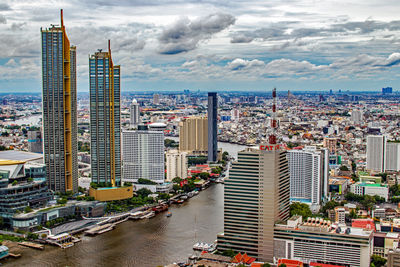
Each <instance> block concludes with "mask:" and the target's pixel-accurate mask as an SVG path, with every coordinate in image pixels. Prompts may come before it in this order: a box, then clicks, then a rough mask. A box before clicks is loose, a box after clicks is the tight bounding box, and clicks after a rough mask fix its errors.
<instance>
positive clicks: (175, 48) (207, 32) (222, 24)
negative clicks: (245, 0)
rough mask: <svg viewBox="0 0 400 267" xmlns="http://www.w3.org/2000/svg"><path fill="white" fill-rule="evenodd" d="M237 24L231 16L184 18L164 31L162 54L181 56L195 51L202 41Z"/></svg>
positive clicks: (213, 15)
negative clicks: (180, 54) (183, 53)
mask: <svg viewBox="0 0 400 267" xmlns="http://www.w3.org/2000/svg"><path fill="white" fill-rule="evenodd" d="M234 23H235V18H234V17H233V16H232V15H229V14H223V13H216V14H211V15H208V16H205V17H200V18H198V19H196V20H193V21H191V20H189V19H188V18H182V19H180V20H178V21H177V22H176V23H175V24H173V25H172V26H170V27H168V28H166V29H164V30H163V31H162V33H161V35H160V36H159V38H158V40H159V42H160V48H159V52H160V53H161V54H179V53H182V52H187V51H190V50H194V49H195V48H196V47H197V46H198V44H199V42H200V41H202V40H207V39H210V38H211V37H212V35H213V34H215V33H218V32H220V31H222V30H224V29H226V28H228V27H229V26H230V25H232V24H234Z"/></svg>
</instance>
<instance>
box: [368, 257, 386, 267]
mask: <svg viewBox="0 0 400 267" xmlns="http://www.w3.org/2000/svg"><path fill="white" fill-rule="evenodd" d="M386 261H387V260H386V259H384V258H382V257H381V256H378V255H372V256H371V266H372V264H373V265H374V266H375V267H381V266H385V264H386Z"/></svg>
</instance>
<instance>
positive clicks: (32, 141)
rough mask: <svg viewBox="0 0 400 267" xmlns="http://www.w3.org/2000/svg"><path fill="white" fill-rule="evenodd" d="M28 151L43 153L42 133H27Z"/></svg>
mask: <svg viewBox="0 0 400 267" xmlns="http://www.w3.org/2000/svg"><path fill="white" fill-rule="evenodd" d="M28 151H29V152H34V153H42V152H43V142H42V132H41V131H40V130H39V131H36V130H35V131H28Z"/></svg>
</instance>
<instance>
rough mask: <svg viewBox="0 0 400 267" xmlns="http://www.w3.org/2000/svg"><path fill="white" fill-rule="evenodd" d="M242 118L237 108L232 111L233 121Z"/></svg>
mask: <svg viewBox="0 0 400 267" xmlns="http://www.w3.org/2000/svg"><path fill="white" fill-rule="evenodd" d="M239 118H240V111H239V109H237V108H234V109H232V110H231V119H232V120H233V121H237V120H239Z"/></svg>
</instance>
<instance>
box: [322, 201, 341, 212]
mask: <svg viewBox="0 0 400 267" xmlns="http://www.w3.org/2000/svg"><path fill="white" fill-rule="evenodd" d="M338 206H340V203H339V202H336V201H335V200H331V201H328V202H327V203H326V204H325V206H323V207H322V209H321V211H322V212H323V213H325V214H326V213H327V211H328V210H331V209H334V208H336V207H338Z"/></svg>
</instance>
